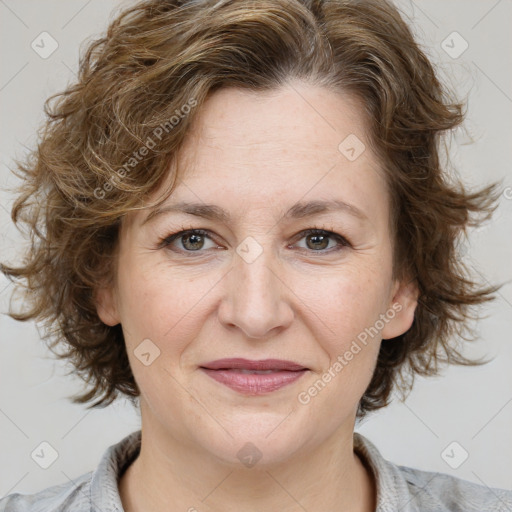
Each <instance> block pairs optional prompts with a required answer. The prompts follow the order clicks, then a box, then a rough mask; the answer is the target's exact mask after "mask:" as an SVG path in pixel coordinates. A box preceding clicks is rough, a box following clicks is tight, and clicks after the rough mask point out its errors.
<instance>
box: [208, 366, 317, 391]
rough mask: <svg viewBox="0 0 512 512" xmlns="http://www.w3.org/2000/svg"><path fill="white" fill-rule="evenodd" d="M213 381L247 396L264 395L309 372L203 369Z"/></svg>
mask: <svg viewBox="0 0 512 512" xmlns="http://www.w3.org/2000/svg"><path fill="white" fill-rule="evenodd" d="M201 370H203V372H204V373H206V375H208V376H209V377H211V378H212V379H214V380H216V381H217V382H220V383H221V384H224V385H225V386H228V387H230V388H231V389H233V390H235V391H238V392H239V393H243V394H245V395H262V394H264V393H270V392H271V391H277V390H278V389H281V388H282V387H284V386H287V385H288V384H291V383H292V382H295V381H297V380H298V379H300V378H301V377H302V376H303V375H304V374H305V373H306V372H307V370H300V371H293V372H292V371H280V372H273V373H240V372H237V371H236V370H210V369H208V368H201Z"/></svg>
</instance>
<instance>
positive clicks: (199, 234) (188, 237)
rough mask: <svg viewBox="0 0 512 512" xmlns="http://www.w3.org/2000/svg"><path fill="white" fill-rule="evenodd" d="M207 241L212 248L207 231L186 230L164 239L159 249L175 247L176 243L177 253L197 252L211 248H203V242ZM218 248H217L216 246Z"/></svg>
mask: <svg viewBox="0 0 512 512" xmlns="http://www.w3.org/2000/svg"><path fill="white" fill-rule="evenodd" d="M206 240H209V241H210V242H211V243H212V244H213V246H215V244H214V243H213V240H212V239H211V238H210V236H209V234H208V231H205V230H204V229H187V230H184V231H179V232H178V233H174V234H172V235H169V236H168V237H166V238H164V239H163V240H161V241H160V243H159V245H158V246H159V248H162V247H169V248H170V247H171V246H173V245H174V246H175V245H176V244H175V242H178V244H177V245H179V247H177V250H178V251H184V252H198V251H200V250H201V249H211V248H213V246H212V247H205V241H206ZM217 247H218V246H217Z"/></svg>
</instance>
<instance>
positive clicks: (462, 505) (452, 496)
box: [397, 466, 512, 512]
mask: <svg viewBox="0 0 512 512" xmlns="http://www.w3.org/2000/svg"><path fill="white" fill-rule="evenodd" d="M397 468H398V470H399V471H400V472H401V474H402V475H403V478H404V479H405V481H406V482H407V485H408V487H409V490H410V494H411V496H413V495H414V501H415V502H417V504H418V505H419V506H423V507H425V506H428V507H431V508H429V509H428V510H439V511H441V510H442V511H450V512H470V511H471V512H473V511H474V512H507V511H512V491H507V490H505V489H497V488H494V487H488V486H486V485H480V484H476V483H473V482H469V481H468V480H463V479H461V478H457V477H455V476H451V475H448V474H445V473H438V472H433V471H422V470H419V469H415V468H410V467H405V466H397ZM422 510H423V509H422Z"/></svg>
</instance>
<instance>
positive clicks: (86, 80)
mask: <svg viewBox="0 0 512 512" xmlns="http://www.w3.org/2000/svg"><path fill="white" fill-rule="evenodd" d="M291 79H299V80H302V81H304V82H306V83H309V84H312V85H320V86H323V87H328V88H330V89H332V90H334V91H336V92H338V93H340V94H345V95H350V96H352V97H354V98H357V99H359V100H360V101H361V102H362V105H363V107H364V108H363V114H364V116H365V118H366V123H367V126H368V130H369V133H368V135H369V138H370V143H371V146H372V150H373V151H374V152H375V153H376V155H377V156H378V158H379V160H380V163H381V165H382V169H383V171H384V172H385V176H386V179H387V183H388V188H389V191H390V197H391V206H392V208H391V212H392V213H391V216H392V218H391V219H390V222H391V225H392V226H393V233H392V236H393V246H394V261H393V273H394V277H395V278H400V279H413V280H415V281H416V282H417V284H418V289H419V293H420V295H419V302H418V306H417V308H416V312H415V318H414V322H413V325H412V327H411V328H410V329H409V330H408V331H407V332H406V333H405V334H403V335H402V336H399V337H397V338H394V339H390V340H383V341H382V345H381V349H380V353H379V357H378V361H377V366H376V369H375V372H374V375H373V378H372V380H371V383H370V385H369V387H368V388H367V390H366V392H365V394H364V396H363V397H362V400H361V402H360V404H359V410H358V416H359V417H362V416H364V415H365V413H366V412H368V411H371V410H374V409H378V408H380V407H383V406H385V405H386V404H387V403H388V402H389V400H390V397H391V392H392V391H393V389H394V388H395V387H396V388H398V389H400V390H402V391H403V392H407V391H408V390H409V389H410V388H411V386H412V382H413V380H414V375H415V374H421V375H432V374H435V373H436V372H437V371H438V363H440V362H443V363H455V364H480V362H481V361H479V362H477V361H473V360H469V359H467V358H465V357H464V356H463V355H462V353H461V352H460V347H458V346H457V342H458V341H460V339H464V340H468V341H469V340H471V339H474V335H473V334H474V333H473V331H471V329H470V327H469V320H470V319H471V318H476V316H475V315H474V313H475V312H474V311H473V307H474V306H476V305H478V304H480V303H483V302H485V301H487V300H490V299H492V298H493V293H494V292H495V291H496V290H497V287H490V286H488V287H486V288H483V287H482V286H481V285H479V284H478V283H476V282H475V281H473V280H472V278H471V276H470V273H469V272H468V269H467V268H466V267H465V266H464V265H463V264H462V263H461V262H460V261H459V259H458V255H457V243H458V241H459V240H460V237H461V236H462V235H463V234H465V232H466V228H467V227H468V226H473V225H477V224H478V223H479V222H482V221H483V220H486V219H487V218H489V216H490V215H491V213H492V211H493V209H494V208H495V207H496V205H495V201H496V199H497V195H498V191H497V187H496V184H492V185H489V186H487V187H485V188H483V189H481V190H478V191H474V192H472V193H470V192H468V191H466V189H465V188H464V186H463V185H462V183H460V182H458V181H455V180H453V179H451V178H450V179H449V177H448V174H447V172H446V169H444V168H442V167H443V166H442V165H441V163H440V161H441V149H442V146H441V142H442V141H443V140H444V138H442V136H443V135H445V133H446V132H449V131H450V130H451V129H453V128H454V127H456V126H458V125H459V124H460V123H461V122H462V120H463V117H464V112H463V111H464V104H463V103H459V102H457V101H455V100H453V99H450V95H449V94H448V92H447V90H446V88H445V87H444V86H443V85H442V84H441V83H440V81H439V79H438V78H437V76H436V72H435V70H434V68H433V65H432V64H431V63H430V61H429V59H428V58H427V57H426V55H425V53H424V52H423V51H422V50H421V48H420V47H419V45H418V44H417V43H416V42H415V40H414V37H413V35H412V33H411V31H410V29H409V28H408V26H407V24H406V23H405V22H404V20H403V19H402V17H401V15H400V13H399V11H398V10H397V9H396V7H394V6H393V4H391V3H388V2H385V1H383V0H374V1H356V0H353V1H352V0H332V1H321V0H316V1H315V0H309V1H308V0H258V1H249V0H220V1H208V0H204V1H188V2H187V1H179V0H150V1H144V2H140V3H138V4H137V5H135V6H133V7H129V8H126V9H125V10H124V11H123V12H121V13H119V14H118V16H117V17H116V18H115V19H114V20H113V21H112V22H111V23H110V25H109V28H108V31H107V33H106V35H105V36H104V37H101V38H100V39H97V40H95V41H94V42H92V43H91V44H89V46H88V47H87V49H86V51H85V52H84V54H83V55H82V57H81V59H80V66H79V74H78V79H77V81H76V83H74V84H72V85H71V86H69V87H68V88H67V89H66V90H65V91H64V92H62V93H59V94H57V95H55V96H52V97H51V98H49V99H48V100H47V102H46V103H45V112H46V114H47V120H46V123H45V125H44V126H43V128H42V130H41V133H40V142H39V145H38V147H37V149H36V150H34V151H33V152H32V153H31V154H30V155H29V156H28V157H27V158H26V160H25V161H23V162H19V161H18V162H17V170H16V171H15V172H17V173H18V174H19V175H20V177H21V178H22V180H23V181H22V185H21V188H20V192H19V195H18V197H17V200H16V202H15V204H14V206H13V209H12V218H13V221H14V222H15V223H17V224H18V225H23V226H25V227H26V228H27V230H28V233H29V236H30V239H31V246H30V248H29V250H28V252H27V253H26V254H25V258H24V260H23V263H22V264H20V265H18V266H13V265H7V264H4V265H2V267H1V269H2V271H3V272H4V273H5V274H6V275H7V276H9V277H10V278H11V279H13V280H14V281H16V282H17V284H18V287H19V291H21V292H22V295H23V299H24V302H23V303H24V306H25V307H24V310H23V311H17V312H14V311H12V310H11V312H10V315H11V316H12V317H13V318H15V319H17V320H28V319H35V320H37V321H40V322H42V323H44V326H45V329H46V334H45V339H46V340H47V342H48V345H49V346H50V348H52V350H54V352H55V353H56V354H58V355H59V356H60V357H63V358H69V359H70V361H71V362H72V363H73V365H74V368H75V369H76V371H77V373H78V374H79V375H80V376H81V377H82V378H83V379H84V380H85V381H86V382H87V384H88V387H87V389H86V391H85V392H84V393H83V394H81V395H79V396H75V397H74V401H75V402H90V401H93V400H95V402H94V403H93V404H92V405H90V407H94V406H104V405H107V404H109V403H110V402H112V400H114V398H116V396H117V395H118V394H119V393H121V394H124V395H126V396H128V397H137V396H138V395H139V390H138V388H137V385H136V383H135V381H134V378H133V375H132V372H131V369H130V365H129V362H128V357H127V354H126V349H125V343H124V338H123V332H122V329H121V326H120V325H117V326H114V327H109V326H106V325H105V324H103V323H102V322H101V320H100V319H99V317H98V314H97V312H96V307H95V299H94V297H95V290H96V288H97V286H98V283H109V282H112V281H113V279H115V272H116V248H117V241H118V232H119V227H120V225H121V222H122V220H123V216H125V215H126V214H127V213H128V212H130V211H133V210H135V209H140V208H143V207H145V205H147V202H146V200H147V198H148V196H149V195H150V194H152V193H153V192H154V191H155V190H157V189H158V188H159V187H160V186H161V185H162V184H163V183H165V182H166V181H165V180H166V178H168V177H169V172H170V173H171V178H172V179H171V182H172V184H171V186H170V188H168V189H166V193H167V195H168V194H169V193H171V192H172V190H173V187H174V185H175V184H176V180H177V178H178V174H179V169H178V168H177V166H176V165H171V166H170V163H171V164H172V163H173V162H174V163H175V161H176V158H175V157H176V155H177V152H178V150H179V149H180V148H181V147H182V143H183V140H184V138H185V136H186V134H187V133H188V128H189V126H190V124H191V122H192V121H193V119H194V118H195V116H196V115H197V113H198V112H200V110H201V105H203V103H204V101H205V99H206V98H207V97H208V96H209V95H210V94H211V93H212V92H213V91H215V90H217V89H219V88H221V87H241V88H245V89H250V90H253V91H267V90H272V89H276V88H278V87H280V86H281V85H283V84H286V83H288V82H289V81H290V80H291ZM169 168H170V169H171V170H170V171H169ZM164 199H165V196H163V197H162V199H161V200H162V201H163V200H164Z"/></svg>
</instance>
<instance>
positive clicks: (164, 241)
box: [157, 227, 352, 256]
mask: <svg viewBox="0 0 512 512" xmlns="http://www.w3.org/2000/svg"><path fill="white" fill-rule="evenodd" d="M184 235H200V236H204V237H208V238H209V239H210V240H212V238H211V236H210V232H209V231H208V230H205V229H185V228H184V227H183V228H182V229H181V230H180V231H178V232H176V233H173V234H171V235H168V236H166V237H164V238H161V239H160V241H159V243H158V245H157V248H158V249H163V248H166V247H169V246H170V245H171V244H172V243H173V242H174V241H175V240H178V239H180V238H181V237H183V236H184ZM308 235H322V236H327V237H329V238H332V239H334V240H336V241H337V242H338V243H339V245H338V247H331V248H330V249H322V250H318V251H315V250H312V249H311V250H308V249H303V248H300V250H301V251H307V252H311V253H319V254H330V253H332V252H338V251H340V250H342V249H343V248H346V247H352V244H351V243H350V242H349V240H347V239H346V238H345V237H343V236H341V235H340V234H338V233H335V232H334V231H329V230H326V229H323V228H316V227H315V228H309V229H305V230H303V231H301V232H300V233H298V234H297V237H298V238H297V240H296V242H295V243H297V242H298V241H299V240H301V239H302V238H304V237H306V236H308ZM212 241H213V240H212ZM170 250H173V251H174V252H178V253H181V254H186V255H187V256H193V255H194V254H195V253H197V254H200V253H203V252H205V251H204V250H202V249H198V250H197V251H187V250H184V249H170Z"/></svg>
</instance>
